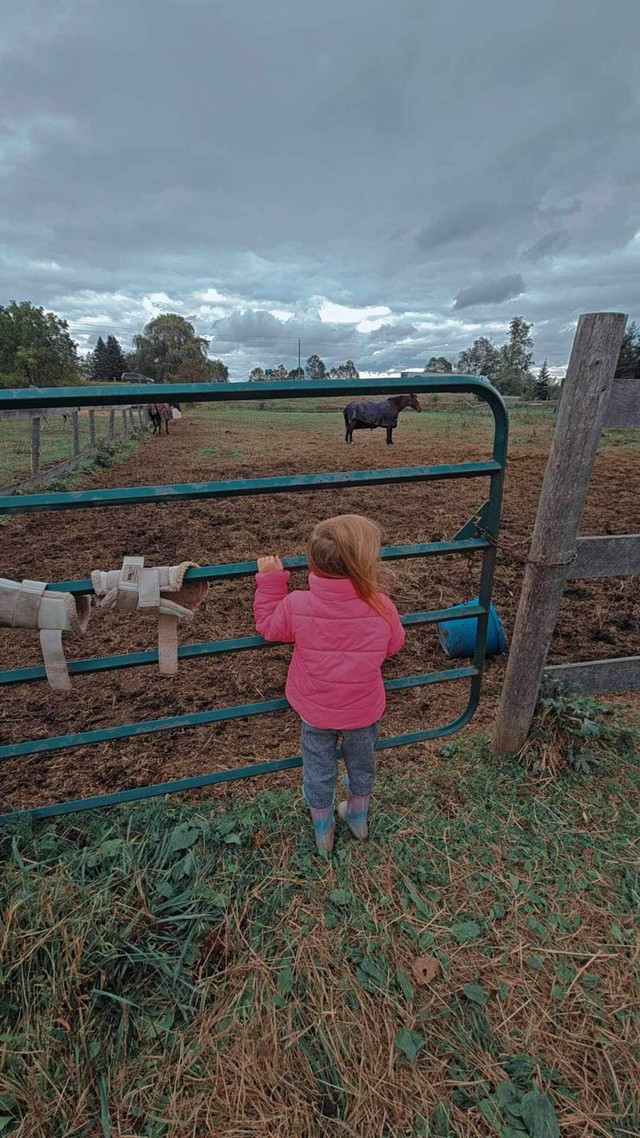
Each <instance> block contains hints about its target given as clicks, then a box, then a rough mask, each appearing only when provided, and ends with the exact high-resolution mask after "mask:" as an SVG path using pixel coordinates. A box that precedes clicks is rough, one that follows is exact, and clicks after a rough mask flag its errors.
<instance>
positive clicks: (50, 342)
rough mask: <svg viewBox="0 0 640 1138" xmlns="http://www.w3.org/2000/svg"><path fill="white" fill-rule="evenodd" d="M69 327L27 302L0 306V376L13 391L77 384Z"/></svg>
mask: <svg viewBox="0 0 640 1138" xmlns="http://www.w3.org/2000/svg"><path fill="white" fill-rule="evenodd" d="M68 328H69V325H68V324H67V322H66V320H61V319H60V318H59V317H58V316H56V315H55V313H53V312H45V310H44V308H36V307H35V305H33V304H30V303H29V301H28V300H23V301H21V302H20V303H19V304H18V303H17V302H16V301H15V300H11V301H10V302H9V304H7V305H0V375H3V376H5V377H6V381H7V385H10V386H13V387H20V386H25V387H26V386H29V385H30V386H37V387H56V386H59V385H62V384H65V383H77V382H78V380H79V378H80V367H79V362H78V353H77V349H76V345H75V344H74V342H73V340H72V339H71V337H70V335H69V332H68Z"/></svg>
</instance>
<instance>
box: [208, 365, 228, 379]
mask: <svg viewBox="0 0 640 1138" xmlns="http://www.w3.org/2000/svg"><path fill="white" fill-rule="evenodd" d="M207 366H208V371H209V375H208V378H209V380H210V382H211V383H228V382H229V368H228V367H227V365H226V364H225V363H223V362H222V360H208V361H207Z"/></svg>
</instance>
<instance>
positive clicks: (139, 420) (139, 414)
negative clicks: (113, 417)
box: [138, 405, 144, 430]
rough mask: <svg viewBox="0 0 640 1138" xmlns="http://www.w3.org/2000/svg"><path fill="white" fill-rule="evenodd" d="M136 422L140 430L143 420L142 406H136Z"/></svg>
mask: <svg viewBox="0 0 640 1138" xmlns="http://www.w3.org/2000/svg"><path fill="white" fill-rule="evenodd" d="M138 422H139V424H140V430H142V428H143V427H144V419H143V417H142V406H141V405H139V406H138Z"/></svg>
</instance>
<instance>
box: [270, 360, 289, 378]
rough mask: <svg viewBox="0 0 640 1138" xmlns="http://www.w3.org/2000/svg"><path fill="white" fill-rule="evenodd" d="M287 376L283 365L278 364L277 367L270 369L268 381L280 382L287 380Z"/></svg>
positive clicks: (287, 373)
mask: <svg viewBox="0 0 640 1138" xmlns="http://www.w3.org/2000/svg"><path fill="white" fill-rule="evenodd" d="M288 376H289V372H288V371H287V369H286V367H285V366H284V364H278V366H277V367H274V368H272V369H271V375H270V376H269V379H276V380H282V379H287V378H288Z"/></svg>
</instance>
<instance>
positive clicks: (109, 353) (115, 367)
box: [96, 336, 127, 383]
mask: <svg viewBox="0 0 640 1138" xmlns="http://www.w3.org/2000/svg"><path fill="white" fill-rule="evenodd" d="M96 347H97V344H96ZM106 359H107V372H108V377H109V379H110V380H112V381H113V382H114V383H115V382H116V381H117V380H118V379H121V378H122V373H123V371H126V370H127V364H126V360H125V358H124V352H123V351H122V348H121V347H120V344H119V343H118V341H117V340H116V338H115V336H107V343H106Z"/></svg>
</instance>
